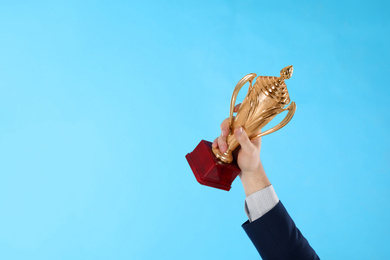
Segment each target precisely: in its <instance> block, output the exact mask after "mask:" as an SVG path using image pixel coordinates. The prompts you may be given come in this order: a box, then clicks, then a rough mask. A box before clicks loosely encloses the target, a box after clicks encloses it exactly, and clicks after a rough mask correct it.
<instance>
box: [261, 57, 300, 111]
mask: <svg viewBox="0 0 390 260" xmlns="http://www.w3.org/2000/svg"><path fill="white" fill-rule="evenodd" d="M292 74H293V66H292V65H290V66H287V67H285V68H283V69H282V70H281V71H280V77H271V76H259V77H257V79H256V83H255V84H259V87H260V88H261V90H262V91H263V93H264V94H265V95H267V96H270V97H272V98H273V99H276V100H277V101H278V103H281V104H284V105H286V104H288V103H290V95H289V94H288V90H287V85H286V83H285V82H284V80H285V79H289V78H291V76H292Z"/></svg>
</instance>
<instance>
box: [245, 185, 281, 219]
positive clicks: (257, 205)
mask: <svg viewBox="0 0 390 260" xmlns="http://www.w3.org/2000/svg"><path fill="white" fill-rule="evenodd" d="M278 202H279V198H278V196H277V195H276V193H275V190H274V187H272V185H270V186H268V187H266V188H264V189H262V190H259V191H256V192H255V193H253V194H251V195H249V196H248V197H246V199H245V213H246V215H247V216H248V219H249V221H250V222H253V221H255V220H256V219H258V218H261V217H262V216H263V215H265V214H266V213H267V212H268V211H270V210H271V209H273V208H274V207H275V206H276V204H278Z"/></svg>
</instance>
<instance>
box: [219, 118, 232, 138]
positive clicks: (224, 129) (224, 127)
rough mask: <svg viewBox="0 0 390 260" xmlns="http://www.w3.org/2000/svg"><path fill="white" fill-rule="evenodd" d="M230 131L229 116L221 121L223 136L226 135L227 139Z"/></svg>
mask: <svg viewBox="0 0 390 260" xmlns="http://www.w3.org/2000/svg"><path fill="white" fill-rule="evenodd" d="M229 132H230V127H229V118H226V119H225V120H223V121H222V123H221V135H222V136H223V137H225V139H226V137H227V136H228V134H229Z"/></svg>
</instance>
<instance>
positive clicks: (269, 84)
mask: <svg viewBox="0 0 390 260" xmlns="http://www.w3.org/2000/svg"><path fill="white" fill-rule="evenodd" d="M292 74H293V66H288V67H285V68H284V69H282V70H281V71H280V77H267V76H259V77H257V79H256V82H255V84H254V85H253V86H252V82H253V79H254V78H255V77H256V74H255V73H251V74H248V75H246V76H245V77H243V78H242V79H241V80H240V81H239V82H238V83H237V85H236V87H235V88H234V91H233V96H232V99H231V101H230V116H229V120H230V134H229V135H228V137H227V144H228V149H227V151H226V152H225V153H221V152H220V151H219V149H218V148H213V153H214V155H215V156H216V157H217V158H218V159H220V160H221V161H222V162H224V163H231V162H232V161H233V155H232V153H233V151H234V150H235V149H236V148H237V146H238V145H239V143H238V141H237V140H236V138H235V137H234V134H233V133H234V130H235V129H236V128H237V127H243V128H244V130H245V131H246V133H247V134H248V137H249V139H251V140H253V139H255V138H258V137H261V136H264V135H268V134H270V133H273V132H275V131H277V130H279V129H280V128H282V127H284V126H285V125H286V124H287V123H288V122H289V121H290V120H291V118H292V117H293V115H294V113H295V109H296V105H295V102H291V104H290V105H288V106H287V107H286V108H284V106H285V105H287V104H288V103H290V96H289V94H288V91H287V86H286V83H285V82H284V80H285V79H289V78H291V76H292ZM248 81H249V84H250V85H249V90H248V94H247V95H246V97H245V98H244V101H243V102H242V103H241V105H240V108H239V109H238V111H237V115H236V116H235V117H233V110H234V106H235V103H236V98H237V95H238V92H239V91H240V89H241V88H242V86H244V85H245V83H247V82H248ZM286 110H288V113H287V116H286V117H285V118H284V119H283V120H282V121H281V122H280V123H279V124H278V125H276V126H274V127H272V128H271V129H269V130H267V131H265V132H262V133H260V132H259V131H261V129H262V128H263V127H264V126H265V125H266V124H268V123H269V122H270V121H271V120H272V119H273V118H274V117H275V116H276V115H277V114H279V113H281V112H283V111H286Z"/></svg>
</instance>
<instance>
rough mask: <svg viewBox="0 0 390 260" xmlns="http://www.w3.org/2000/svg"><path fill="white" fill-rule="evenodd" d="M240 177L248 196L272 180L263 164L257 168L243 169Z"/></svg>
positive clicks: (269, 183) (266, 185) (268, 184)
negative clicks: (251, 169)
mask: <svg viewBox="0 0 390 260" xmlns="http://www.w3.org/2000/svg"><path fill="white" fill-rule="evenodd" d="M240 179H241V182H242V186H243V187H244V191H245V195H246V196H249V195H251V194H253V193H255V192H257V191H259V190H262V189H264V188H266V187H268V186H270V185H271V182H270V181H269V179H268V177H267V175H266V174H265V171H264V169H263V167H262V165H261V164H260V166H259V167H258V168H257V169H256V170H253V171H242V172H241V174H240Z"/></svg>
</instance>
